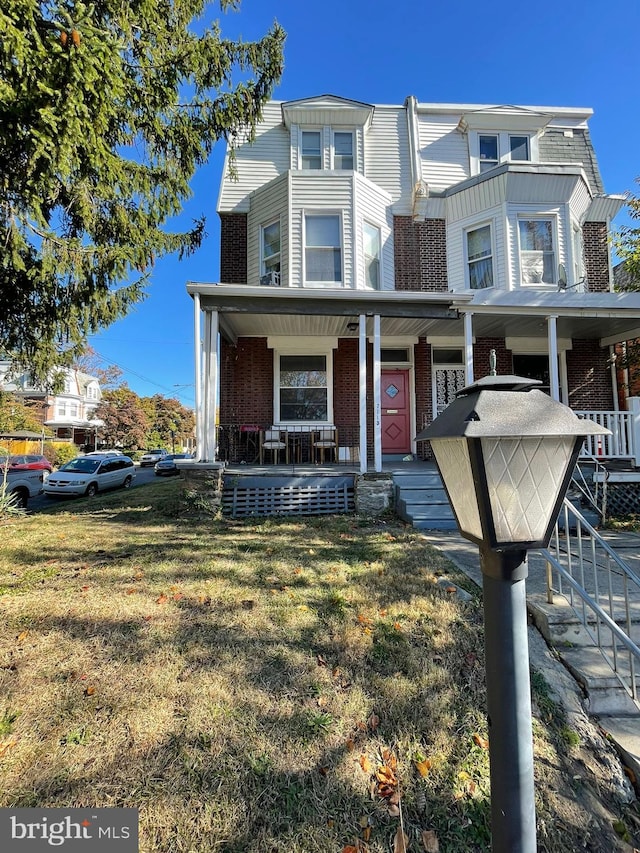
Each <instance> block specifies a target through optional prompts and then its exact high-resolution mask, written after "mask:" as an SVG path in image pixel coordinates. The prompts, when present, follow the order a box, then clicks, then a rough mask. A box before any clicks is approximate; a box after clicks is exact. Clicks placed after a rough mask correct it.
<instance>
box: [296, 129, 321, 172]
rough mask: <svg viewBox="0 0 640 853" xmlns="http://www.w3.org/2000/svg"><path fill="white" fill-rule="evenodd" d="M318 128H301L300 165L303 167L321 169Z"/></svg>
mask: <svg viewBox="0 0 640 853" xmlns="http://www.w3.org/2000/svg"><path fill="white" fill-rule="evenodd" d="M321 139H322V137H321V133H320V131H319V130H303V131H302V143H301V151H300V153H301V165H302V168H303V169H322V142H321Z"/></svg>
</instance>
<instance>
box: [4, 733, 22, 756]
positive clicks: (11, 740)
mask: <svg viewBox="0 0 640 853" xmlns="http://www.w3.org/2000/svg"><path fill="white" fill-rule="evenodd" d="M17 743H18V737H17V735H11V737H8V738H3V739H2V740H0V758H1V757H2V756H3V755H4V754H5V752H8V751H9V750H10V749H12V748H13V747H14V746H15V745H16V744H17Z"/></svg>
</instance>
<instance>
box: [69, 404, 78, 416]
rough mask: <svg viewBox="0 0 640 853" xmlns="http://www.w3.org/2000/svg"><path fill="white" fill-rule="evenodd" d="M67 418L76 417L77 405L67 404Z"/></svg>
mask: <svg viewBox="0 0 640 853" xmlns="http://www.w3.org/2000/svg"><path fill="white" fill-rule="evenodd" d="M69 416H70V417H72V418H77V417H78V405H77V403H70V404H69Z"/></svg>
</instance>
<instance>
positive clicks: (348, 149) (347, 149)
mask: <svg viewBox="0 0 640 853" xmlns="http://www.w3.org/2000/svg"><path fill="white" fill-rule="evenodd" d="M333 168H334V169H353V133H351V131H349V132H345V131H342V130H340V131H335V132H334V134H333Z"/></svg>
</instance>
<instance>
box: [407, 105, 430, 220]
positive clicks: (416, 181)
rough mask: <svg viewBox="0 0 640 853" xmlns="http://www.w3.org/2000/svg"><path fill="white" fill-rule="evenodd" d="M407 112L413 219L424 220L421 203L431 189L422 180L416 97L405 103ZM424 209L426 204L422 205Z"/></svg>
mask: <svg viewBox="0 0 640 853" xmlns="http://www.w3.org/2000/svg"><path fill="white" fill-rule="evenodd" d="M405 108H406V111H407V136H408V142H409V168H410V170H411V194H412V212H413V218H414V219H416V218H420V217H421V216H422V218H424V210H423V211H422V212H421V214H420V213H419V212H418V207H419V202H420V201H423V202H424V200H425V199H426V198H428V196H429V188H428V186H427V184H426V182H425V181H424V180H423V178H422V160H421V158H420V132H419V129H418V102H417V101H416V98H415V97H414V95H409V96H408V97H407V99H406V101H405ZM422 206H423V207H424V204H423V205H422Z"/></svg>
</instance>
